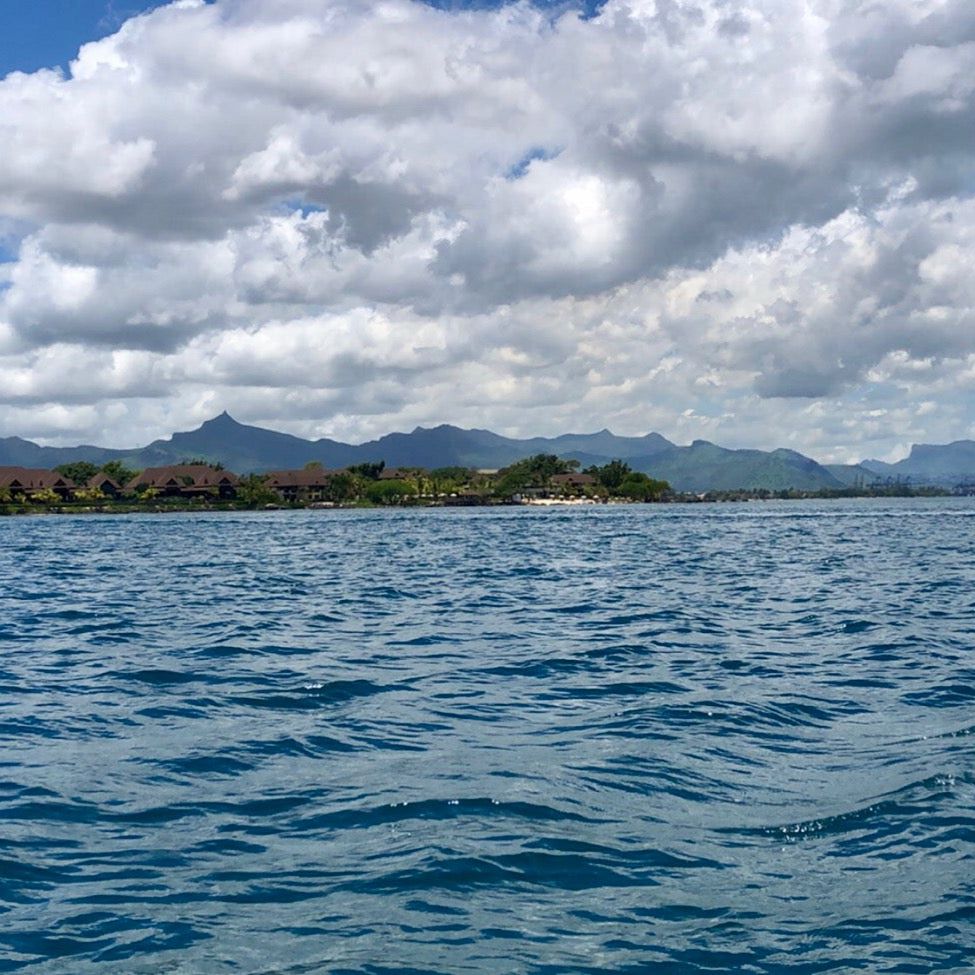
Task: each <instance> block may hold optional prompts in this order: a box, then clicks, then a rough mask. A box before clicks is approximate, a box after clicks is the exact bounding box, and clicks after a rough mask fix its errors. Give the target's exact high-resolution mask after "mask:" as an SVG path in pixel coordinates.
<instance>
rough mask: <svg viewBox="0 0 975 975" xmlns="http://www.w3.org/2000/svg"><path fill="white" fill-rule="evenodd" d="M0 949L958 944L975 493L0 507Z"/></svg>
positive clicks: (785, 964) (27, 954)
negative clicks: (827, 498)
mask: <svg viewBox="0 0 975 975" xmlns="http://www.w3.org/2000/svg"><path fill="white" fill-rule="evenodd" d="M0 580H2V582H0V647H2V654H0V972H30V973H38V975H40V973H45V975H46V973H52V975H53V973H59V975H60V973H71V975H89V973H90V975H104V973H152V975H165V973H206V975H209V973H245V975H258V973H260V975H271V973H275V975H284V973H294V975H298V973H318V972H328V973H336V975H339V973H341V975H347V973H363V975H366V973H368V975H385V973H423V975H433V973H442V975H455V973H478V975H480V973H551V975H570V973H596V972H618V973H634V975H635V973H655V972H661V973H681V975H684V973H686V975H691V973H693V975H698V973H715V972H753V973H770V975H771V973H803V975H807V973H817V972H866V973H871V975H873V973H888V972H889V973H894V972H897V973H928V972H958V973H961V972H965V973H970V972H972V971H975V857H973V854H975V503H973V501H972V499H959V500H930V501H928V500H924V501H922V500H902V501H875V500H871V501H831V502H819V503H812V502H810V503H798V502H793V503H764V504H742V505H716V506H712V505H694V506H673V507H670V506H629V507H620V508H603V509H571V510H570V509H558V510H555V509H552V510H537V509H495V510H490V509H481V510H465V511H460V510H454V511H444V510H440V511H438V510H426V511H359V512H356V511H333V512H277V513H261V514H240V515H234V514H211V515H207V514H200V515H162V516H153V515H143V516H133V517H125V516H118V517H99V516H90V517H78V518H72V517H35V518H7V519H2V520H0Z"/></svg>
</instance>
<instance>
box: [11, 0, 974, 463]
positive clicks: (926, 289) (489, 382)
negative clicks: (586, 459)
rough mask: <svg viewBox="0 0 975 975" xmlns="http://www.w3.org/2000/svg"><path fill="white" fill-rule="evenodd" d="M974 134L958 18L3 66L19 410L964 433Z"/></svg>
mask: <svg viewBox="0 0 975 975" xmlns="http://www.w3.org/2000/svg"><path fill="white" fill-rule="evenodd" d="M973 130H975V13H973V11H972V8H971V4H969V3H967V2H965V3H963V2H954V0H920V2H914V0H891V2H889V3H885V4H882V5H880V4H877V5H864V4H861V3H855V2H846V0H810V2H809V3H806V4H803V5H795V6H790V5H784V4H781V3H779V2H778V0H734V2H724V0H701V2H697V3H690V2H683V0H668V2H662V0H658V2H656V3H653V2H651V0H614V2H610V3H608V4H607V5H606V6H605V7H604V8H603V10H602V11H601V13H600V14H599V16H597V17H595V18H593V19H591V20H588V21H581V20H579V19H578V18H577V17H576V16H575V15H574V14H571V13H569V14H566V15H564V16H561V17H558V18H555V19H554V20H553V19H551V18H550V17H549V16H546V15H542V14H541V13H539V12H537V11H534V10H532V8H531V7H528V6H518V7H512V8H507V9H502V10H500V11H479V12H478V11H467V12H463V13H447V12H443V11H438V10H435V9H432V8H430V7H427V6H423V5H420V4H410V3H406V2H402V0H394V2H391V3H389V4H384V5H381V6H379V5H374V4H367V3H364V2H361V3H360V2H357V0H349V2H345V3H337V2H335V3H331V2H330V3H322V2H320V0H314V2H313V0H287V2H280V0H278V2H271V0H218V2H216V3H214V4H208V5H207V4H202V3H192V2H189V3H182V4H174V5H171V6H169V7H164V8H161V9H159V10H157V11H156V12H154V13H152V14H151V15H148V16H145V17H140V18H137V19H135V20H132V21H129V22H128V23H126V24H125V25H124V26H123V28H122V29H121V30H120V32H119V33H118V34H117V35H115V36H113V37H111V38H107V39H106V40H104V41H102V42H99V43H98V44H95V45H90V46H88V47H86V48H85V49H83V51H82V52H81V53H80V56H79V59H78V60H77V62H76V63H75V64H74V65H73V67H72V74H71V75H70V76H69V77H66V78H61V77H59V76H58V75H56V74H54V73H52V72H39V73H37V74H35V75H30V76H25V75H12V76H10V77H8V78H7V79H5V80H3V81H2V82H0V140H3V143H4V144H5V146H6V148H7V151H4V152H2V153H0V230H3V231H5V232H6V233H9V231H8V230H7V229H6V228H16V232H15V237H14V238H13V239H12V242H11V246H13V247H14V250H15V251H16V260H14V261H13V262H9V263H7V264H3V265H0V379H2V378H3V377H5V376H6V377H9V379H8V381H7V382H5V383H3V384H2V386H4V387H6V393H4V392H0V399H4V398H5V399H6V400H7V401H8V402H11V403H13V402H18V403H49V404H54V405H56V404H58V403H62V404H67V403H78V402H84V401H86V397H87V401H88V402H90V403H92V404H97V403H99V402H102V401H106V402H107V401H114V402H123V403H124V402H127V401H132V402H133V404H134V401H136V400H140V399H145V398H146V397H149V398H153V397H156V395H157V391H159V390H166V389H170V390H171V391H172V392H171V397H170V402H171V403H172V404H174V405H173V409H174V410H175V411H176V414H177V415H179V416H184V415H185V416H187V417H188V416H191V415H192V416H199V412H198V411H200V410H203V409H205V408H208V407H209V405H210V404H211V403H212V402H213V397H214V395H217V394H218V393H219V391H220V390H221V389H224V390H233V389H237V390H240V389H244V388H246V389H248V390H252V391H253V393H252V394H248V395H252V396H253V397H254V399H253V402H254V403H255V404H256V403H257V402H258V400H260V401H261V402H262V403H263V404H264V405H262V406H260V412H259V413H258V414H257V415H259V416H262V417H265V418H270V416H271V414H270V413H269V412H268V406H267V402H268V400H269V399H270V396H269V395H267V396H266V395H265V393H264V392H262V391H266V390H274V389H279V390H285V389H287V390H289V391H291V392H295V391H303V392H302V394H301V396H294V395H291V396H290V399H289V402H288V411H289V412H290V414H291V415H294V416H295V417H300V416H305V415H310V414H312V413H313V411H314V410H315V409H323V410H326V411H333V412H344V413H347V414H352V413H354V412H357V411H361V412H362V413H364V414H368V413H372V414H374V415H378V414H380V413H382V412H383V411H386V413H387V415H388V416H389V417H390V418H391V422H392V418H394V417H396V418H399V417H402V418H404V419H406V418H410V419H413V418H415V419H428V420H432V419H439V418H444V417H452V413H451V410H452V407H451V399H458V398H459V399H460V400H461V401H462V402H461V403H460V407H461V408H463V409H464V410H467V411H470V412H471V413H472V414H475V415H476V414H477V413H478V412H480V411H483V410H485V409H486V410H488V411H490V412H491V415H494V416H497V417H498V418H499V422H500V421H501V420H502V419H503V414H504V411H505V410H507V409H508V408H509V406H511V405H512V404H518V405H519V406H520V408H526V407H528V408H532V407H537V408H542V407H543V406H546V407H553V408H556V409H557V410H560V411H561V414H560V415H561V416H562V417H564V418H566V419H569V418H571V417H572V416H573V415H574V412H573V411H574V410H575V409H576V405H575V404H577V403H579V401H580V400H586V399H587V400H588V408H589V409H595V410H600V411H601V417H600V418H603V417H606V418H608V417H609V416H610V415H615V416H621V417H624V418H630V419H628V420H627V422H630V420H632V422H634V423H637V419H636V417H637V412H638V410H639V408H640V405H641V403H642V404H643V405H644V408H646V397H647V396H648V395H654V396H657V397H659V398H660V400H659V402H658V403H656V404H655V405H656V406H658V407H660V408H661V409H663V408H665V407H669V409H670V410H671V411H672V412H674V413H683V412H685V411H686V410H687V409H688V408H689V407H690V408H691V409H692V410H699V411H700V412H699V414H698V415H700V416H705V415H708V416H710V417H712V418H714V417H723V416H725V415H728V416H731V415H732V414H734V415H735V416H737V420H728V421H727V422H729V423H731V422H738V423H742V424H744V423H745V422H746V421H745V420H744V419H743V416H744V413H746V412H749V411H754V410H758V411H760V409H761V407H760V406H756V405H755V404H754V402H752V399H754V398H755V397H757V398H758V401H759V402H760V401H761V400H762V399H779V398H783V397H785V398H796V399H800V400H806V399H817V398H826V399H830V398H833V399H841V398H843V397H848V396H851V395H854V394H855V393H856V391H857V390H867V389H869V388H876V390H878V392H877V394H876V395H877V397H879V398H880V399H881V400H884V403H885V405H884V406H883V407H882V408H885V409H886V408H889V404H890V402H891V397H892V396H894V394H895V392H896V390H900V395H902V396H910V397H913V398H915V399H925V400H926V399H933V400H937V401H939V402H944V403H945V411H946V412H945V416H946V417H947V414H949V413H950V414H951V416H952V419H951V420H950V423H951V424H952V426H951V430H952V431H954V432H955V433H959V432H964V429H961V430H960V429H959V428H958V426H957V424H958V422H959V418H961V420H962V422H964V417H963V414H962V413H959V412H958V411H957V410H956V409H955V407H954V406H953V405H952V403H953V402H954V400H953V399H952V397H954V398H955V399H957V398H958V397H960V396H962V395H963V394H964V391H965V390H967V389H969V388H970V383H971V370H972V366H971V362H972V357H973V356H975V329H973V328H972V324H973V322H972V308H973V305H975V295H973V290H972V285H971V283H970V281H969V278H970V275H969V274H968V273H967V272H966V271H965V266H966V263H970V258H971V248H972V238H973V233H975V207H973V205H972V195H973V191H975V165H973V162H975V153H973V146H972V140H971V133H972V131H973ZM61 346H70V347H72V348H74V349H76V353H75V354H74V355H73V357H72V356H68V357H65V356H60V355H57V354H46V353H44V350H45V349H48V350H50V349H57V348H59V347H61ZM126 351H128V352H130V353H131V355H125V356H121V357H120V356H119V355H117V354H116V355H115V357H114V358H112V357H111V356H108V355H107V354H108V353H122V352H126ZM42 353H44V354H42ZM71 358H73V361H74V362H75V363H76V364H78V363H82V362H85V363H87V368H82V369H81V373H82V375H83V376H84V377H85V379H86V381H87V387H86V383H85V381H79V382H72V383H70V384H67V386H70V389H68V388H65V392H64V394H63V395H60V396H59V395H58V394H57V389H58V386H59V380H60V379H63V378H64V373H63V372H59V371H58V370H60V369H62V368H63V363H64V362H66V361H67V360H68V359H71ZM944 363H952V364H953V365H952V366H951V369H953V370H954V373H953V375H954V380H953V381H952V380H951V379H950V378H946V374H945V371H944V366H943V364H944ZM106 369H108V370H109V372H108V373H106V372H105V371H104V370H106ZM45 370H46V372H45ZM661 370H662V371H661ZM650 377H653V378H654V381H653V382H652V383H651V382H650ZM952 385H953V387H954V392H952V391H951V387H952ZM353 386H356V387H358V388H357V389H356V390H355V391H353V389H352V387H353ZM86 388H87V392H86ZM614 390H615V392H614ZM884 390H886V392H884ZM164 395H165V394H164ZM180 396H183V397H184V398H185V397H187V396H189V397H190V398H192V399H193V405H192V409H191V408H190V407H178V406H176V405H175V402H176V399H177V398H178V397H180ZM201 397H202V399H201ZM262 397H263V399H262ZM302 397H303V399H302ZM433 397H440V398H438V399H436V401H433V399H432V398H433ZM750 397H751V398H752V399H749V398H750ZM870 398H871V395H870V394H868V393H866V392H865V393H864V402H863V403H862V408H863V410H864V417H866V416H867V415H868V414H869V413H871V412H876V409H877V408H878V407H877V406H876V403H872V402H867V400H868V399H870ZM454 407H456V404H455V405H454ZM257 408H258V407H257V406H255V409H257ZM837 408H838V409H848V408H849V404H846V405H845V406H843V407H837ZM132 409H133V410H134V411H136V414H137V413H138V410H140V409H141V407H138V406H137V405H133V407H132ZM580 409H581V407H580ZM424 411H425V412H424ZM136 414H133V415H136ZM776 415H777V413H776V408H775V407H774V406H770V407H769V408H768V413H767V416H768V417H769V418H774V417H775V416H776ZM928 415H929V414H928ZM119 416H120V420H119V422H121V416H122V414H119ZM146 416H148V414H146ZM794 419H796V422H805V421H802V420H801V418H800V417H799V415H798V414H797V413H796V414H794ZM135 422H146V421H145V420H139V419H136V421H135ZM722 422H725V421H722ZM747 422H749V423H750V422H752V421H751V420H749V421H747ZM754 422H756V423H757V422H759V420H758V413H755V417H754ZM919 422H920V421H919ZM944 422H945V423H946V424H947V423H948V422H949V421H948V420H947V419H945V420H944ZM968 422H969V423H970V422H971V421H970V420H969V421H968ZM864 423H866V420H864ZM637 425H638V426H641V427H643V428H645V424H642V423H637ZM813 426H814V425H813V423H812V421H810V427H809V429H810V430H812V429H813ZM825 426H826V421H825V418H824V417H821V416H820V417H818V418H817V419H816V421H815V428H816V429H822V428H824V427H825ZM742 429H744V427H742ZM945 429H946V430H947V429H948V428H947V427H945ZM965 429H967V428H965ZM697 432H700V433H710V432H712V431H710V430H709V429H708V428H707V427H702V428H700V429H699V430H698V431H697ZM888 446H889V447H892V446H893V444H892V443H890V444H888Z"/></svg>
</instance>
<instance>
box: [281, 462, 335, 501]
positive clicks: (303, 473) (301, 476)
mask: <svg viewBox="0 0 975 975" xmlns="http://www.w3.org/2000/svg"><path fill="white" fill-rule="evenodd" d="M336 473H337V471H326V470H325V469H324V468H321V467H309V468H303V469H301V470H295V471H271V472H270V473H269V474H266V475H265V476H264V483H265V484H266V485H267V486H268V487H269V488H270V489H271V490H272V491H274V492H275V494H277V495H278V497H280V498H281V500H282V501H324V500H325V498H326V495H327V493H328V487H329V484H330V482H331V480H332V478H333V477H334V476H335V474H336Z"/></svg>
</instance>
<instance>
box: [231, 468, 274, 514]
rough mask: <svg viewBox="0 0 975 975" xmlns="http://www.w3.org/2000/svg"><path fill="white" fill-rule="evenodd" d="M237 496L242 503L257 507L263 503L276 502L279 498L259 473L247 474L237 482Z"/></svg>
mask: <svg viewBox="0 0 975 975" xmlns="http://www.w3.org/2000/svg"><path fill="white" fill-rule="evenodd" d="M237 497H238V498H239V499H240V500H241V501H243V502H244V504H249V505H252V506H253V507H257V506H258V505H264V504H276V503H277V502H278V501H280V500H281V499H280V498H279V497H278V496H277V494H275V493H274V491H272V490H271V488H269V487H268V486H267V482H266V481H265V480H264V478H263V477H261V475H260V474H248V475H247V477H242V478H241V479H240V481H239V482H238V484H237Z"/></svg>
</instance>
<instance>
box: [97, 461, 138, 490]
mask: <svg viewBox="0 0 975 975" xmlns="http://www.w3.org/2000/svg"><path fill="white" fill-rule="evenodd" d="M96 473H98V472H97V471H96ZM101 473H102V474H104V475H105V476H106V477H110V478H111V479H112V480H113V481H114V482H115V483H116V484H118V485H119V487H125V485H126V484H128V483H129V482H130V481H131V480H132V478H134V477H135V476H136V474H138V473H139V472H138V471H133V470H130V469H129V468H128V467H126V466H125V464H123V463H122V461H120V460H110V461H109V462H108V463H107V464H102V469H101Z"/></svg>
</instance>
